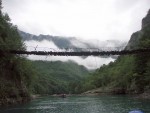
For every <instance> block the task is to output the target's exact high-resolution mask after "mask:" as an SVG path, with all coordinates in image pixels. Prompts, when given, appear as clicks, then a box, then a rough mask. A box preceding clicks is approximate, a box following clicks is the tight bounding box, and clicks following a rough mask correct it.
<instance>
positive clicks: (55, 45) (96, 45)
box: [19, 31, 126, 69]
mask: <svg viewBox="0 0 150 113" xmlns="http://www.w3.org/2000/svg"><path fill="white" fill-rule="evenodd" d="M19 33H20V35H21V36H22V40H23V41H24V43H25V45H26V46H27V50H35V49H36V50H38V51H60V50H61V51H62V49H64V48H65V49H67V48H68V49H69V48H72V50H73V51H81V50H82V49H81V48H83V50H84V49H86V50H88V49H92V50H98V49H105V50H106V49H113V48H114V47H119V48H120V49H123V48H124V47H125V46H126V42H121V41H118V40H107V41H97V40H83V39H77V38H75V37H61V36H51V35H39V36H36V35H33V34H29V33H25V32H23V31H19ZM28 58H29V59H32V60H48V61H58V60H60V61H64V62H65V61H68V60H72V61H75V62H77V63H78V64H80V65H84V66H85V67H87V68H88V69H96V68H99V67H100V66H101V65H103V64H108V63H109V62H110V61H114V60H115V58H116V57H114V56H111V57H108V56H97V57H93V56H88V57H77V56H74V57H70V56H69V57H66V56H61V57H60V56H34V55H31V56H29V57H28Z"/></svg>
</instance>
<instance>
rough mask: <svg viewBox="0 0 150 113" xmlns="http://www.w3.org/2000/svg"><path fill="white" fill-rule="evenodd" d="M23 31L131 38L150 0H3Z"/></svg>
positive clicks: (101, 38) (95, 37)
mask: <svg viewBox="0 0 150 113" xmlns="http://www.w3.org/2000/svg"><path fill="white" fill-rule="evenodd" d="M3 6H4V11H5V12H7V13H8V14H9V16H10V18H11V20H12V22H13V23H14V24H16V25H17V26H18V28H19V29H20V30H22V31H25V32H28V33H32V34H36V35H38V34H49V35H59V36H71V37H77V38H82V39H96V40H112V39H115V40H125V41H127V40H129V38H130V35H131V34H132V33H133V32H135V31H137V30H140V28H141V20H142V18H143V17H144V16H145V15H146V13H147V11H148V9H149V8H150V0H3Z"/></svg>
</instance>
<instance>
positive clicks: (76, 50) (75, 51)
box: [0, 46, 150, 56]
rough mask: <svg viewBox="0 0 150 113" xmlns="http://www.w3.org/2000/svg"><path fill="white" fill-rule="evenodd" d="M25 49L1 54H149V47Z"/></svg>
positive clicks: (10, 50) (4, 51) (6, 51)
mask: <svg viewBox="0 0 150 113" xmlns="http://www.w3.org/2000/svg"><path fill="white" fill-rule="evenodd" d="M26 48H27V50H17V49H16V50H14V49H9V50H2V49H0V55H3V54H17V55H46V56H47V55H50V56H110V55H131V54H150V48H142V49H140V48H139V49H133V50H127V49H124V48H125V47H105V48H61V49H58V48H57V49H55V48H46V47H37V46H36V47H31V46H28V47H26Z"/></svg>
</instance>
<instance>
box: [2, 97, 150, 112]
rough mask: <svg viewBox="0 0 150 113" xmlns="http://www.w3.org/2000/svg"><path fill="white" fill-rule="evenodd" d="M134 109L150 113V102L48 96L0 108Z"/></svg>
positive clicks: (48, 109)
mask: <svg viewBox="0 0 150 113" xmlns="http://www.w3.org/2000/svg"><path fill="white" fill-rule="evenodd" d="M134 109H140V110H143V111H144V113H150V100H140V99H135V98H131V97H128V96H71V97H67V98H60V97H51V96H47V97H42V98H39V99H35V100H33V101H31V102H29V103H26V104H23V105H17V106H13V107H5V108H0V113H128V112H129V111H130V110H134Z"/></svg>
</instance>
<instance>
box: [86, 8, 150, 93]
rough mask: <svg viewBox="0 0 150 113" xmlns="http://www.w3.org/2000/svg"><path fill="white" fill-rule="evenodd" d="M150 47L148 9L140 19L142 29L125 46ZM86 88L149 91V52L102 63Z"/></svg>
mask: <svg viewBox="0 0 150 113" xmlns="http://www.w3.org/2000/svg"><path fill="white" fill-rule="evenodd" d="M136 48H140V49H142V48H150V10H149V12H148V14H147V16H146V17H145V18H144V19H143V20H142V29H141V30H140V31H138V32H136V33H134V34H133V35H132V36H131V39H130V41H129V43H128V45H127V47H126V48H125V49H126V50H132V49H136ZM85 84H88V85H86V86H85V89H86V90H90V89H94V88H103V89H107V90H110V91H111V92H115V93H123V94H125V93H144V92H149V91H150V55H149V53H145V54H137V55H126V56H119V57H118V59H117V60H116V61H115V62H111V63H109V65H103V66H102V67H100V68H99V69H97V70H96V71H95V72H94V74H93V75H92V76H90V77H89V78H88V79H87V80H86V82H85Z"/></svg>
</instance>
